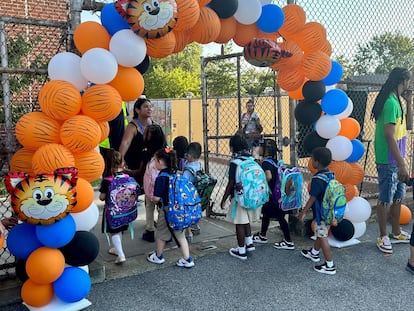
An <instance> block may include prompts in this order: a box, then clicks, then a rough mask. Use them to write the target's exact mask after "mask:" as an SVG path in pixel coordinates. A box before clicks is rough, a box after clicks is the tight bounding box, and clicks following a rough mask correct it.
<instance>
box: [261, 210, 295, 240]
mask: <svg viewBox="0 0 414 311" xmlns="http://www.w3.org/2000/svg"><path fill="white" fill-rule="evenodd" d="M266 211H271V213H266ZM285 215H286V214H285V212H284V211H282V210H281V209H280V208H278V207H275V206H274V203H273V202H267V203H266V204H265V205H264V206H263V217H262V227H261V230H260V235H262V236H266V233H267V229H268V228H269V224H270V220H271V219H273V218H276V220H277V221H278V222H279V224H280V229H281V230H282V232H283V235H284V237H285V240H286V241H288V242H291V241H292V240H291V237H290V231H289V225H288V223H287V221H286V219H285Z"/></svg>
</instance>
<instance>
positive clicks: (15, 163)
mask: <svg viewBox="0 0 414 311" xmlns="http://www.w3.org/2000/svg"><path fill="white" fill-rule="evenodd" d="M33 155H34V150H30V149H27V148H22V149H19V150H17V151H16V153H15V154H14V155H13V156H12V158H11V160H10V172H25V173H27V174H29V175H33V169H32V158H33Z"/></svg>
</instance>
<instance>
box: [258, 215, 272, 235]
mask: <svg viewBox="0 0 414 311" xmlns="http://www.w3.org/2000/svg"><path fill="white" fill-rule="evenodd" d="M269 225H270V218H269V217H266V216H263V217H262V226H261V227H260V235H261V236H266V234H267V229H269Z"/></svg>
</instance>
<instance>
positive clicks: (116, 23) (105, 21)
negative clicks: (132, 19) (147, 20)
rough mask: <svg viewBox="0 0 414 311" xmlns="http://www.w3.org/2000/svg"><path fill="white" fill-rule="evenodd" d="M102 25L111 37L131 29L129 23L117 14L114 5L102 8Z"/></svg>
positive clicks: (109, 4) (110, 4)
mask: <svg viewBox="0 0 414 311" xmlns="http://www.w3.org/2000/svg"><path fill="white" fill-rule="evenodd" d="M101 23H102V25H103V26H104V27H105V29H106V30H107V31H108V33H109V34H110V35H111V36H113V35H114V34H115V33H117V32H118V31H120V30H123V29H129V24H128V22H127V21H126V19H124V18H123V17H122V16H121V15H120V14H119V13H118V12H117V10H116V9H115V5H114V3H108V4H106V5H105V6H104V7H103V8H102V11H101Z"/></svg>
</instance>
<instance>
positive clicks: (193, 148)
mask: <svg viewBox="0 0 414 311" xmlns="http://www.w3.org/2000/svg"><path fill="white" fill-rule="evenodd" d="M187 154H188V155H190V156H192V157H193V158H194V159H200V157H201V145H200V143H197V142H193V143H190V144H189V145H188V148H187Z"/></svg>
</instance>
